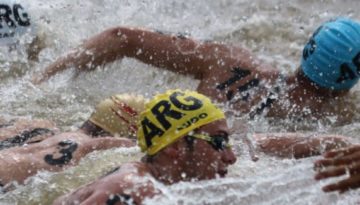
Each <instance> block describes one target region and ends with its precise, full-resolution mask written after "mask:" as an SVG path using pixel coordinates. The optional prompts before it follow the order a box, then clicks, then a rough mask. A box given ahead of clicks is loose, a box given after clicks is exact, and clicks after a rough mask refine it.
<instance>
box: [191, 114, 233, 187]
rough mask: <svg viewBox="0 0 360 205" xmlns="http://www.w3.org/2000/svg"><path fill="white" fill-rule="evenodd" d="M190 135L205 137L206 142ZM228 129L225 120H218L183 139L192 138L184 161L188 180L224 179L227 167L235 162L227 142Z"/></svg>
mask: <svg viewBox="0 0 360 205" xmlns="http://www.w3.org/2000/svg"><path fill="white" fill-rule="evenodd" d="M192 134H195V135H196V134H200V135H206V136H208V137H210V138H211V140H209V138H207V140H204V139H199V138H197V137H192V136H191V135H192ZM228 137H229V129H228V126H227V124H226V121H225V120H218V121H215V122H212V123H209V124H207V125H204V126H202V127H200V128H199V129H196V130H195V131H194V133H190V134H189V135H188V136H186V137H185V139H187V140H189V138H192V142H191V145H188V146H191V148H189V149H188V151H187V153H188V155H187V156H188V157H187V161H186V169H185V170H186V175H187V176H186V177H187V178H189V179H199V180H203V179H213V178H216V177H224V176H225V175H226V174H227V172H228V166H229V165H231V164H234V163H235V162H236V157H235V154H234V152H233V151H232V149H231V147H230V146H228V145H229V144H228V142H229V138H228Z"/></svg>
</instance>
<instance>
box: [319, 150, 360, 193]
mask: <svg viewBox="0 0 360 205" xmlns="http://www.w3.org/2000/svg"><path fill="white" fill-rule="evenodd" d="M315 168H316V169H317V170H318V173H317V174H316V175H315V179H316V180H324V179H328V178H333V177H343V178H342V179H341V180H339V181H337V182H333V183H331V184H328V185H326V186H324V187H323V191H324V192H333V191H339V192H340V193H343V192H345V191H348V190H351V189H357V188H359V187H360V145H354V146H351V147H348V148H344V149H338V150H334V151H330V152H327V153H325V154H324V158H323V159H320V160H317V161H316V162H315ZM344 176H347V177H346V178H344Z"/></svg>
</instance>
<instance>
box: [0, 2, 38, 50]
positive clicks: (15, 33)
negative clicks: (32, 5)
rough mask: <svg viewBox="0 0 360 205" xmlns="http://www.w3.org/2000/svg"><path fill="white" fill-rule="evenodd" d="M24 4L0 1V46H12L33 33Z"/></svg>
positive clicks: (31, 23) (32, 26)
mask: <svg viewBox="0 0 360 205" xmlns="http://www.w3.org/2000/svg"><path fill="white" fill-rule="evenodd" d="M25 3H26V2H25ZM25 3H19V2H18V1H15V0H0V15H1V16H2V17H1V21H0V24H1V27H0V45H12V44H14V43H17V42H18V41H19V39H20V37H22V36H24V35H25V34H32V33H34V30H35V29H34V25H33V22H32V21H31V19H30V15H29V11H28V9H27V6H26V4H25Z"/></svg>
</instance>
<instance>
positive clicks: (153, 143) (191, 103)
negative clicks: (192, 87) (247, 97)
mask: <svg viewBox="0 0 360 205" xmlns="http://www.w3.org/2000/svg"><path fill="white" fill-rule="evenodd" d="M224 118H225V115H224V113H223V112H222V111H221V110H220V109H218V108H217V107H216V106H215V105H214V104H212V103H211V101H210V99H209V98H207V97H205V96H204V95H201V94H199V93H197V92H194V91H181V90H169V91H167V92H166V93H164V94H160V95H157V96H155V98H154V99H153V100H152V101H151V102H149V103H147V104H146V105H145V111H144V112H142V113H141V115H140V122H139V126H138V127H139V129H138V133H137V135H138V144H139V146H140V148H141V151H143V152H146V153H147V154H148V155H154V154H155V153H157V152H158V151H160V150H161V149H163V148H165V147H166V146H168V145H170V144H171V143H173V142H175V141H176V140H177V139H178V138H180V137H182V136H184V135H185V134H187V133H188V132H190V131H192V130H194V129H196V128H198V127H200V126H202V125H205V124H208V123H210V122H213V121H216V120H219V119H224Z"/></svg>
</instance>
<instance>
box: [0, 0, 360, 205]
mask: <svg viewBox="0 0 360 205" xmlns="http://www.w3.org/2000/svg"><path fill="white" fill-rule="evenodd" d="M27 4H28V8H29V11H30V15H31V16H32V19H33V20H34V21H35V22H37V27H38V28H37V30H38V32H39V33H45V37H46V38H45V42H46V45H47V48H46V49H45V50H43V51H42V52H41V53H40V58H39V62H32V61H31V62H30V61H28V60H27V59H26V55H25V53H24V51H23V50H24V49H23V47H21V46H20V48H19V50H18V51H13V52H8V51H7V50H6V49H3V48H1V49H2V50H1V55H0V62H1V65H0V96H1V100H0V113H1V115H2V116H7V117H14V116H28V117H39V118H47V119H52V120H54V121H55V122H57V124H58V125H59V126H61V127H62V128H63V129H64V130H65V129H72V128H74V127H76V126H77V125H79V124H80V123H81V122H83V121H84V120H85V119H87V117H89V115H90V113H91V111H92V110H93V107H94V105H95V104H96V103H97V102H98V101H99V100H101V99H102V98H104V97H107V96H109V95H111V94H114V93H120V92H136V93H141V94H144V95H146V96H149V97H150V96H152V95H153V94H154V93H157V92H162V91H165V90H166V89H169V88H196V85H197V83H198V82H197V81H195V80H193V79H191V78H188V77H179V76H177V75H175V74H173V73H170V72H166V71H163V70H158V69H153V68H152V67H150V66H148V65H144V64H142V63H139V62H137V61H135V60H131V59H123V60H122V61H118V62H115V63H114V64H112V65H108V66H106V67H105V68H104V69H105V71H103V70H100V69H99V70H97V71H95V72H92V73H87V74H81V75H80V76H78V78H76V80H72V76H73V71H68V72H65V73H63V74H61V75H58V76H56V77H55V78H53V79H51V80H50V81H49V82H48V83H44V84H42V85H41V86H37V87H35V86H33V85H32V84H31V83H29V78H30V74H31V73H37V72H39V71H40V70H42V69H43V68H44V66H45V65H47V64H48V63H50V62H51V61H53V60H54V59H56V58H57V57H58V56H59V55H61V54H63V53H65V52H67V51H68V50H69V49H71V48H72V47H74V46H76V45H78V44H80V43H81V41H82V40H83V39H85V38H87V37H89V36H91V35H94V34H95V33H98V32H100V31H102V30H103V29H106V28H109V27H112V26H118V25H122V26H141V27H148V28H156V29H159V30H164V31H170V32H187V33H190V34H191V35H192V36H193V37H195V38H199V39H211V40H219V41H225V42H228V43H233V44H240V45H243V46H245V47H247V48H249V49H251V50H252V51H254V52H255V53H256V54H257V55H259V56H260V58H261V59H263V60H264V61H266V62H268V63H271V64H273V65H275V66H276V67H278V68H279V69H282V70H284V71H286V72H287V71H288V72H291V71H293V70H295V69H296V68H297V66H298V65H299V58H300V53H301V50H302V47H303V45H304V43H305V42H306V41H307V39H308V37H309V36H310V35H311V32H312V31H313V30H314V29H315V28H316V27H317V26H318V25H319V24H321V22H323V21H325V20H328V19H329V18H331V17H334V16H339V15H346V16H350V17H353V18H355V19H358V20H360V14H359V13H358V12H356V11H357V9H358V6H359V3H358V1H357V0H341V1H340V0H322V1H310V0H292V1H288V0H271V1H269V0H253V1H245V0H216V1H215V0H213V1H210V0H209V1H206V0H187V1H179V0H168V1H161V0H153V1H140V0H133V1H129V0H117V1H115V0H87V1H80V0H31V1H27ZM353 93H354V94H355V95H354V96H355V97H354V99H353V100H355V101H356V102H360V99H359V97H357V96H360V93H359V86H356V87H355V88H354V89H353ZM354 112H356V111H354ZM356 113H357V112H356ZM359 119H360V118H359V115H357V116H356V118H355V119H354V121H353V122H352V123H350V124H346V125H342V126H337V127H334V126H333V125H332V124H325V125H324V124H321V123H317V124H313V125H312V127H311V129H312V130H313V131H319V132H322V133H338V134H343V135H347V136H350V137H352V138H353V139H354V141H358V139H357V138H358V137H357V136H358V135H359V134H360V124H359V123H360V120H359ZM251 124H252V125H253V126H254V129H255V130H258V131H265V132H266V131H279V130H280V131H283V130H287V126H288V124H287V122H284V123H280V124H275V125H271V124H269V122H268V121H267V120H265V119H261V120H260V121H256V122H251ZM298 131H301V130H298ZM306 131H309V130H306ZM244 153H246V152H245V151H244ZM138 155H139V153H138V151H137V150H136V149H135V150H133V149H130V150H129V149H121V148H119V149H113V150H108V151H105V152H96V153H93V154H91V155H90V156H88V157H86V158H85V159H84V160H83V161H82V163H81V164H80V165H79V166H77V167H74V168H72V169H69V170H67V171H64V172H60V173H56V174H53V173H48V172H42V173H40V174H38V175H37V176H35V177H32V178H30V180H29V184H28V185H26V186H20V187H19V188H18V189H17V190H16V191H13V192H10V193H8V194H5V195H1V196H0V204H49V203H51V201H52V200H53V199H54V198H55V197H56V196H58V195H61V194H62V193H64V192H66V191H67V190H70V189H73V188H75V187H76V186H78V185H80V184H83V183H86V182H87V181H89V180H91V179H94V178H96V176H99V175H100V174H101V173H104V172H106V170H109V169H111V167H113V166H115V164H119V163H121V162H124V161H129V160H133V159H137V158H138ZM315 159H316V158H309V159H304V160H279V159H276V158H271V157H267V156H261V160H260V161H258V162H256V163H254V162H252V161H250V159H249V157H248V156H247V155H246V154H243V155H241V156H240V157H239V159H238V161H237V163H236V164H235V165H234V166H233V167H231V169H230V174H229V175H230V176H229V178H227V179H216V180H211V181H205V182H201V183H180V184H176V185H173V186H170V187H166V188H164V187H161V188H162V189H163V191H164V193H165V195H164V196H162V197H159V198H158V199H157V200H160V202H161V203H160V204H290V203H291V204H357V203H359V201H360V200H358V199H357V198H359V192H358V191H353V192H348V193H345V194H342V195H338V194H336V193H334V194H325V193H323V192H322V191H321V190H320V188H321V186H322V185H323V184H324V183H327V182H322V183H318V182H316V181H314V180H313V175H314V171H313V170H312V162H313V161H314V160H315ZM94 165H96V166H94ZM94 167H98V169H96V170H95V169H94ZM78 175H79V176H78ZM70 182H71V183H70ZM147 204H159V202H156V200H149V201H147Z"/></svg>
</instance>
